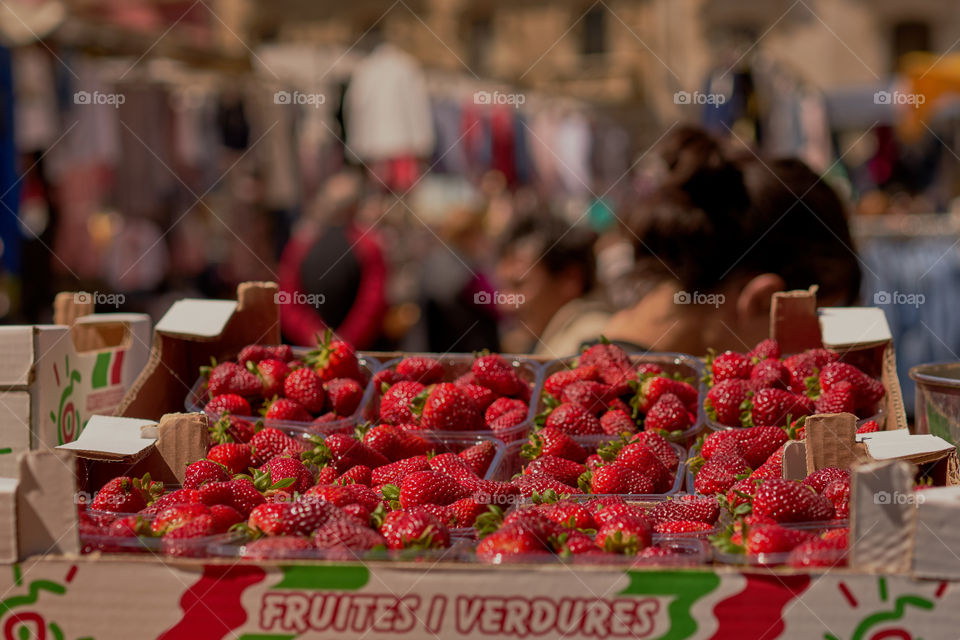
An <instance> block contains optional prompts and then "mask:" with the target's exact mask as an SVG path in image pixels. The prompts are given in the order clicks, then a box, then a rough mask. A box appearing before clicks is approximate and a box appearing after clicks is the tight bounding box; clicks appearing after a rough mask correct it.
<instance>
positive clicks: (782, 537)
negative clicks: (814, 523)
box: [744, 524, 813, 553]
mask: <svg viewBox="0 0 960 640" xmlns="http://www.w3.org/2000/svg"><path fill="white" fill-rule="evenodd" d="M811 538H813V535H812V534H811V533H809V532H807V531H801V530H797V529H787V528H784V527H781V526H779V525H776V524H760V525H756V526H753V527H750V528H749V530H748V531H747V540H746V544H745V545H744V546H745V548H746V552H747V553H784V552H787V551H790V550H791V549H793V548H795V547H797V546H799V545H801V544H803V543H804V542H806V541H808V540H810V539H811Z"/></svg>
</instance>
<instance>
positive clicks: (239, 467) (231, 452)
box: [207, 442, 253, 473]
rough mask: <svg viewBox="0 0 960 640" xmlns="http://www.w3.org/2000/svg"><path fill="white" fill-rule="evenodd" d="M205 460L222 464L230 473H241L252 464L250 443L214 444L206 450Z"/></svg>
mask: <svg viewBox="0 0 960 640" xmlns="http://www.w3.org/2000/svg"><path fill="white" fill-rule="evenodd" d="M207 460H212V461H213V462H216V463H217V464H221V465H223V466H224V467H226V469H227V471H229V472H230V473H243V472H244V471H246V470H247V469H248V468H249V467H250V465H251V464H253V461H252V458H251V453H250V445H248V444H237V443H235V442H226V443H224V444H218V445H214V446H213V447H211V448H210V451H208V452H207Z"/></svg>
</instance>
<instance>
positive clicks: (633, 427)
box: [600, 409, 686, 436]
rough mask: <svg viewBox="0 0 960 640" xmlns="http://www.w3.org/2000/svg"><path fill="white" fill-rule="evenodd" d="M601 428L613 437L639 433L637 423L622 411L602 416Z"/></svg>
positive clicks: (617, 410)
mask: <svg viewBox="0 0 960 640" xmlns="http://www.w3.org/2000/svg"><path fill="white" fill-rule="evenodd" d="M684 411H686V409H684ZM600 426H601V427H602V428H603V432H604V433H608V434H610V435H612V436H616V435H620V434H621V433H636V432H637V423H636V422H634V421H633V418H631V417H630V414H629V413H627V412H626V411H624V410H622V409H611V410H609V411H607V412H606V413H604V414H603V415H602V416H600Z"/></svg>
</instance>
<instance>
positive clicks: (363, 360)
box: [184, 347, 380, 433]
mask: <svg viewBox="0 0 960 640" xmlns="http://www.w3.org/2000/svg"><path fill="white" fill-rule="evenodd" d="M309 351H310V349H308V348H306V347H294V348H293V354H294V357H297V358H302V357H303V356H304V355H306V353H307V352H309ZM357 360H358V361H359V363H360V373H361V374H362V375H363V376H364V378H365V383H364V390H363V397H362V398H361V399H360V404H358V405H357V410H356V411H354V413H353V415H352V416H347V417H344V418H341V419H339V420H334V421H332V422H325V423H323V424H320V425H314V424H313V423H312V422H301V421H296V420H264V424H265V425H266V426H268V427H275V428H278V429H280V428H284V427H305V426H311V425H312V426H314V427H316V428H317V429H316V431H317V432H322V433H338V432H347V431H350V430H351V429H353V426H354V425H355V424H357V422H360V421H362V420H367V419H370V416H369V415H368V414H367V413H366V411H367V407H368V405H369V404H370V395H371V394H372V393H373V374H375V373H376V372H377V371H379V370H380V362H379V361H378V360H376V359H375V358H371V357H370V356H365V355H362V354H357ZM208 400H209V398H208V396H207V381H206V378H204V377H203V376H199V377H198V378H197V381H196V382H194V383H193V387H191V389H190V392H189V393H188V394H187V398H186V400H185V401H184V405H185V407H186V409H187V411H188V412H189V413H203V408H204V406H205V405H206V404H207V401H208ZM209 415H210V416H212V417H213V416H216V414H214V413H211V414H209ZM237 417H238V418H242V419H244V420H249V421H250V422H256V421H257V420H261V419H263V418H261V417H260V416H237ZM374 417H375V416H374Z"/></svg>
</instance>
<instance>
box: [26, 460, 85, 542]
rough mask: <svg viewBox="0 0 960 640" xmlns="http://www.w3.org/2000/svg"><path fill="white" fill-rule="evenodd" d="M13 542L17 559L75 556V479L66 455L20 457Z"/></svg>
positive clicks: (76, 539)
mask: <svg viewBox="0 0 960 640" xmlns="http://www.w3.org/2000/svg"><path fill="white" fill-rule="evenodd" d="M18 461H19V464H20V482H19V485H18V486H17V538H18V545H19V549H20V557H21V558H24V557H26V556H29V555H34V554H37V553H45V554H51V553H52V554H77V553H79V552H80V539H79V536H78V530H77V505H76V498H77V476H76V467H75V463H74V458H73V455H72V454H71V453H70V452H69V451H50V450H46V451H29V452H27V453H22V454H20V457H19V458H18Z"/></svg>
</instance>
